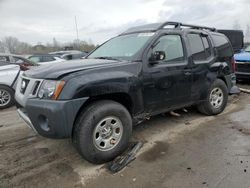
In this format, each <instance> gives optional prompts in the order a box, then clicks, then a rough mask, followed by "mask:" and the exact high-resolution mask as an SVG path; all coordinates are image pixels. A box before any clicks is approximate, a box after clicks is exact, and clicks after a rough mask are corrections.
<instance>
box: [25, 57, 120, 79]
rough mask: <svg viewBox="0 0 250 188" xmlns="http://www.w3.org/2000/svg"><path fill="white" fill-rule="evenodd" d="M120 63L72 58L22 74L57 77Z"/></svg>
mask: <svg viewBox="0 0 250 188" xmlns="http://www.w3.org/2000/svg"><path fill="white" fill-rule="evenodd" d="M120 63H122V62H120V61H114V60H103V59H81V60H72V61H64V62H60V63H52V64H46V65H41V66H38V67H32V68H31V69H30V70H28V71H26V72H25V74H24V75H25V76H27V77H31V78H37V79H57V78H58V77H60V76H64V75H67V74H69V73H72V72H78V71H82V70H88V69H93V68H100V67H107V66H114V65H116V64H120Z"/></svg>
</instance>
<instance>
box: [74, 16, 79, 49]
mask: <svg viewBox="0 0 250 188" xmlns="http://www.w3.org/2000/svg"><path fill="white" fill-rule="evenodd" d="M75 24H76V39H77V45H78V47H79V35H78V27H77V20H76V16H75Z"/></svg>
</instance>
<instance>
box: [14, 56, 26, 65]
mask: <svg viewBox="0 0 250 188" xmlns="http://www.w3.org/2000/svg"><path fill="white" fill-rule="evenodd" d="M13 58H14V60H15V63H17V64H22V63H25V62H24V60H23V59H21V58H19V57H13Z"/></svg>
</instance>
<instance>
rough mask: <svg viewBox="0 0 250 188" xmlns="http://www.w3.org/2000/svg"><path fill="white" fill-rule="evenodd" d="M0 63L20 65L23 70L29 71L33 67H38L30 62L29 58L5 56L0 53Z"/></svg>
mask: <svg viewBox="0 0 250 188" xmlns="http://www.w3.org/2000/svg"><path fill="white" fill-rule="evenodd" d="M0 61H5V62H8V63H11V64H16V65H19V66H20V68H21V70H23V71H25V70H28V69H29V68H30V67H31V66H36V65H37V64H36V63H34V62H32V61H30V60H28V59H27V58H25V57H23V56H20V55H15V54H5V53H0Z"/></svg>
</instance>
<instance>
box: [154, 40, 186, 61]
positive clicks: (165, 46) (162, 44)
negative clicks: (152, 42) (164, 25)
mask: <svg viewBox="0 0 250 188" xmlns="http://www.w3.org/2000/svg"><path fill="white" fill-rule="evenodd" d="M156 44H157V45H156V46H155V47H154V48H153V53H154V52H156V51H164V52H165V55H166V57H165V59H164V60H163V61H162V62H163V63H169V64H170V63H171V64H172V63H181V62H183V60H184V52H183V45H182V41H181V37H180V36H179V35H165V36H162V37H161V38H160V39H159V40H158V41H157V42H156Z"/></svg>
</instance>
